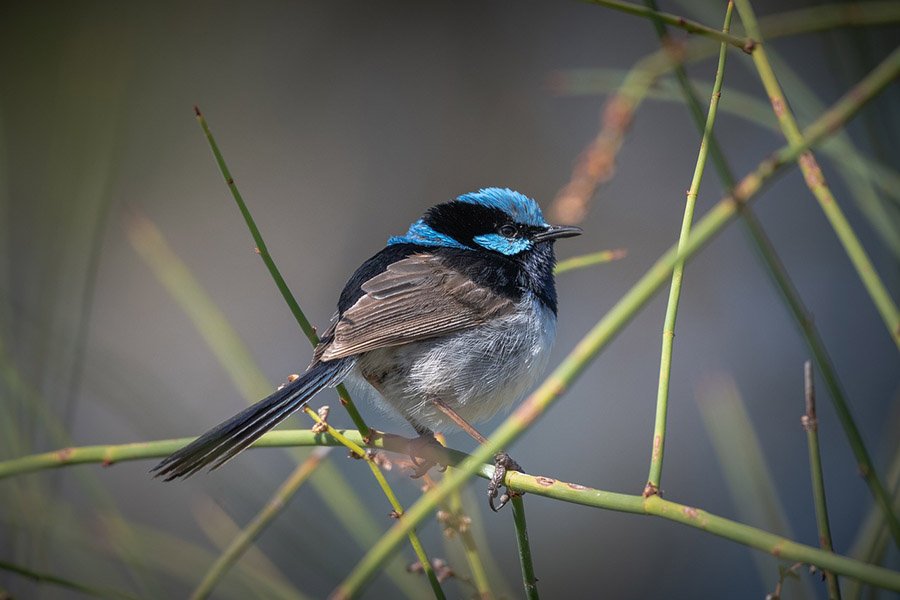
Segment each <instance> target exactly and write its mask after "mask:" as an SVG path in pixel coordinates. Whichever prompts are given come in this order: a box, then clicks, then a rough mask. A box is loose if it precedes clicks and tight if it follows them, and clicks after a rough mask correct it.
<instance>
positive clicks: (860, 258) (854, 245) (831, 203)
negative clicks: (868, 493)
mask: <svg viewBox="0 0 900 600" xmlns="http://www.w3.org/2000/svg"><path fill="white" fill-rule="evenodd" d="M737 8H738V12H739V13H740V15H741V20H742V21H743V22H744V26H745V27H746V29H747V31H748V32H749V33H750V35H752V36H754V37H755V38H756V39H757V40H758V41H759V42H760V47H759V48H758V49H757V51H755V52H754V53H753V64H754V65H755V66H756V70H757V71H758V72H759V77H760V79H761V80H762V83H763V87H765V89H766V93H767V94H768V95H769V101H770V102H771V103H772V110H773V111H774V112H775V117H776V118H777V119H778V124H779V125H780V126H781V130H782V132H783V134H784V137H785V139H786V140H787V141H788V143H791V144H795V143H797V141H798V140H799V139H800V138H801V137H802V133H801V132H800V127H799V126H798V125H797V121H796V119H795V118H794V115H793V113H792V112H791V108H790V106H789V105H788V102H787V99H786V98H785V96H784V92H783V91H782V89H781V85H780V84H779V83H778V79H777V77H776V76H775V71H774V70H773V69H772V65H771V63H770V62H769V59H768V57H767V56H766V51H765V48H764V47H763V46H762V44H761V42H762V37H761V35H760V31H759V26H758V24H757V22H756V15H755V14H754V12H753V8H752V7H751V6H750V2H749V0H737ZM896 52H897V50H895V51H894V53H896ZM798 160H799V164H800V170H801V171H802V172H803V177H804V179H805V180H806V184H807V186H808V187H809V189H810V191H811V192H812V193H813V195H814V196H815V197H816V199H817V200H818V201H819V205H820V206H821V207H822V211H823V212H824V213H825V216H826V217H827V218H828V221H829V222H830V223H831V226H832V228H833V229H834V231H835V233H836V234H837V236H838V239H839V240H840V241H841V244H842V245H843V246H844V250H845V252H846V253H847V256H848V257H849V258H850V261H851V262H852V263H853V266H854V267H855V268H856V272H857V274H858V275H859V278H860V279H861V280H862V282H863V285H865V287H866V290H867V291H868V292H869V295H870V296H871V297H872V301H873V302H874V304H875V307H876V308H877V309H878V312H879V313H880V314H881V318H882V319H883V320H884V324H885V326H886V327H887V330H888V334H889V335H890V336H891V339H893V341H894V344H895V345H897V347H898V348H900V312H898V310H897V305H896V304H895V303H894V300H893V298H891V296H890V294H888V292H887V289H885V287H884V283H883V282H882V281H881V278H880V277H879V276H878V273H877V272H876V271H875V267H874V266H873V265H872V261H871V260H870V259H869V255H868V254H867V253H866V251H865V249H863V247H862V244H860V242H859V239H858V238H857V236H856V233H855V232H854V231H853V228H852V227H851V226H850V224H849V223H848V222H847V218H846V217H845V216H844V213H843V211H842V210H841V208H840V206H838V204H837V201H836V200H835V198H834V195H833V194H832V192H831V188H829V187H828V184H827V182H826V181H825V176H824V175H823V173H822V170H821V169H820V168H819V163H818V161H817V160H816V157H815V156H814V155H813V153H812V152H805V153H803V154H802V155H801V156H800V157H798ZM897 525H898V526H897V529H896V530H894V538H895V540H896V541H897V544H898V545H900V523H898V524H897Z"/></svg>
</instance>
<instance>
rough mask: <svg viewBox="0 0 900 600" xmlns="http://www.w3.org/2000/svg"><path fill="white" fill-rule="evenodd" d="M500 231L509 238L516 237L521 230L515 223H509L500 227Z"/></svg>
mask: <svg viewBox="0 0 900 600" xmlns="http://www.w3.org/2000/svg"><path fill="white" fill-rule="evenodd" d="M499 231H500V235H502V236H503V237H508V238H511V237H516V234H517V233H518V232H519V230H518V229H516V227H515V225H510V224H509V223H507V224H506V225H503V226H502V227H500V229H499Z"/></svg>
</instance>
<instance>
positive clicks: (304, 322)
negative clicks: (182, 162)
mask: <svg viewBox="0 0 900 600" xmlns="http://www.w3.org/2000/svg"><path fill="white" fill-rule="evenodd" d="M194 114H196V116H197V122H199V123H200V127H201V128H202V129H203V133H204V135H206V140H207V142H209V147H210V148H211V149H212V152H213V155H214V156H215V158H216V163H217V164H218V165H219V170H220V171H221V172H222V177H224V178H225V183H226V184H227V185H228V189H229V190H231V195H232V196H233V197H234V201H235V203H236V204H237V206H238V209H239V210H240V211H241V215H242V216H243V217H244V221H245V222H246V223H247V228H248V229H249V230H250V235H252V236H253V242H254V243H255V244H256V249H257V251H258V252H259V256H260V258H262V260H263V263H265V265H266V268H267V269H268V270H269V274H270V275H271V276H272V279H273V280H274V281H275V285H276V286H277V287H278V291H280V292H281V296H282V297H283V298H284V301H285V302H286V303H287V305H288V308H290V309H291V313H292V314H293V315H294V319H296V321H297V324H298V325H300V329H301V330H302V331H303V333H304V334H305V335H306V337H307V339H308V340H309V343H310V344H312V345H313V346H316V345H317V344H318V343H319V336H318V334H316V329H315V327H313V326H312V325H311V324H310V322H309V320H308V319H307V318H306V315H305V314H304V313H303V309H301V308H300V304H299V303H298V302H297V299H296V298H295V297H294V295H293V294H292V293H291V290H290V288H289V287H288V285H287V283H286V282H285V280H284V277H282V276H281V271H279V270H278V266H277V265H276V264H275V261H274V259H273V258H272V255H271V254H269V249H268V247H267V246H266V242H265V240H263V237H262V234H261V233H260V232H259V228H258V227H257V226H256V221H254V220H253V215H251V214H250V210H249V209H248V208H247V205H246V203H245V202H244V199H243V197H242V196H241V192H240V191H239V190H238V188H237V185H235V183H234V178H233V177H232V176H231V172H230V171H229V170H228V165H227V164H225V158H224V157H223V156H222V153H221V152H220V151H219V146H218V145H217V144H216V140H215V138H214V137H213V134H212V131H210V129H209V125H208V124H207V122H206V118H205V117H204V116H203V113H201V112H200V108H199V107H198V106H195V107H194ZM337 392H338V396H340V399H341V404H342V405H343V406H344V408H346V409H347V412H348V413H349V414H350V418H351V419H353V423H354V425H356V428H357V429H359V432H360V433H361V434H362V435H363V437H365V436H367V435H369V433H370V432H369V426H368V425H367V424H366V422H365V420H363V418H362V415H361V414H360V413H359V410H357V408H356V405H355V404H354V403H353V400H352V399H351V398H350V394H349V393H348V392H347V389H346V388H345V387H344V385H343V384H341V385H339V386H337Z"/></svg>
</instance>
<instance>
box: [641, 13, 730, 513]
mask: <svg viewBox="0 0 900 600" xmlns="http://www.w3.org/2000/svg"><path fill="white" fill-rule="evenodd" d="M646 3H647V4H648V5H649V6H650V8H652V9H654V10H656V3H655V1H654V0H646ZM733 12H734V3H733V2H731V1H729V2H728V5H727V7H726V9H725V22H724V23H723V25H722V31H723V32H724V33H728V31H729V29H730V28H731V16H732V13H733ZM654 24H655V25H656V31H657V34H658V35H659V36H660V39H661V40H664V39H665V36H666V29H665V25H664V24H663V23H662V21H659V20H654ZM727 52H728V46H727V45H726V44H724V43H723V44H722V46H721V48H720V49H719V62H718V65H717V67H716V78H715V82H714V83H713V89H712V95H711V96H710V99H709V111H708V112H707V115H706V121H705V123H704V126H703V136H702V138H701V140H700V150H699V152H698V154H697V163H696V166H695V167H694V175H693V178H692V179H691V187H690V188H689V189H688V192H687V200H686V202H685V205H684V218H683V219H682V222H681V234H680V235H679V237H678V249H679V250H682V249H683V248H684V245H685V242H686V241H687V238H688V236H689V235H690V233H691V223H693V220H694V207H695V206H696V204H697V195H698V194H699V192H700V182H701V181H702V180H703V171H704V170H705V168H706V157H707V156H708V155H709V146H710V138H711V137H712V131H713V127H714V126H715V122H716V114H717V110H718V108H719V97H720V96H721V92H722V81H723V80H724V78H725V58H726V56H727ZM676 72H677V73H679V74H682V73H684V69H678V70H677V71H676ZM684 78H685V80H686V79H687V75H686V74H685V75H684ZM683 279H684V263H678V264H676V265H675V268H674V269H673V271H672V284H671V287H670V288H669V303H668V305H667V306H666V316H665V322H664V323H663V334H662V350H661V352H660V359H659V385H658V387H657V393H656V420H655V423H654V428H653V446H652V450H651V453H650V474H649V476H648V477H647V485H646V486H645V487H644V496H650V495H653V494H659V493H660V482H661V479H662V468H663V458H664V456H665V445H666V415H667V413H668V406H669V383H670V381H671V377H672V351H673V347H674V345H675V321H676V319H677V318H678V302H679V300H680V298H681V284H682V281H683Z"/></svg>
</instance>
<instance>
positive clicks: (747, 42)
mask: <svg viewBox="0 0 900 600" xmlns="http://www.w3.org/2000/svg"><path fill="white" fill-rule="evenodd" d="M587 2H589V3H591V4H599V5H600V6H605V7H607V8H612V9H614V10H618V11H622V12H625V13H628V14H630V15H635V16H638V17H644V18H645V19H653V20H657V21H662V22H663V23H665V24H666V25H671V26H672V27H677V28H679V29H684V30H685V31H687V32H688V33H696V34H697V35H702V36H704V37H708V38H710V39H713V40H716V41H719V42H722V43H723V44H728V45H730V46H734V47H735V48H740V49H741V50H743V51H744V52H747V53H752V52H753V50H754V48H755V47H756V42H755V41H754V40H752V39H750V38H748V37H738V36H735V35H731V34H729V33H728V32H722V31H719V30H718V29H715V28H714V27H708V26H706V25H703V24H702V23H698V22H696V21H691V20H690V19H685V18H684V17H679V16H678V15H672V14H669V13H664V12H660V11H658V10H653V9H650V8H646V7H644V6H640V5H638V4H632V3H631V2H622V1H620V0H587Z"/></svg>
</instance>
